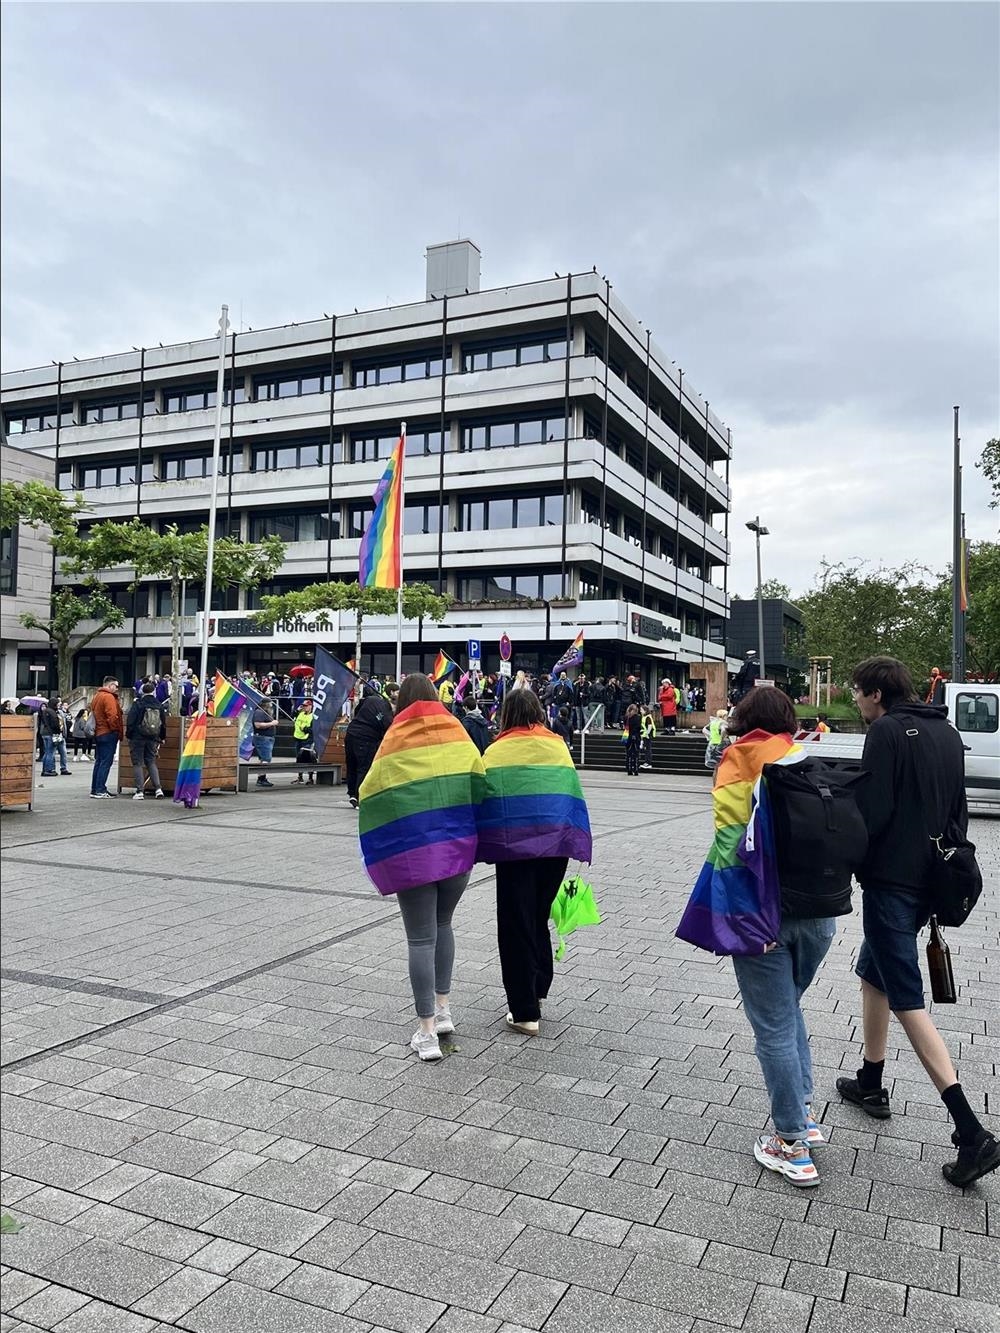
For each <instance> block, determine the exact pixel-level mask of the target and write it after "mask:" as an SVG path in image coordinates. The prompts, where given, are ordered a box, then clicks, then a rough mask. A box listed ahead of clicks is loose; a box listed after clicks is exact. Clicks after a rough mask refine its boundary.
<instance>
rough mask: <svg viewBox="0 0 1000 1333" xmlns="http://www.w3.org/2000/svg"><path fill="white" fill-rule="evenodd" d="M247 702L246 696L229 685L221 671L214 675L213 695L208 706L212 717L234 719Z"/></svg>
mask: <svg viewBox="0 0 1000 1333" xmlns="http://www.w3.org/2000/svg"><path fill="white" fill-rule="evenodd" d="M248 702H249V701H248V700H247V698H246V696H245V695H243V694H241V693H240V692H239V690H238V689H236V687H235V686H234V685H230V683H229V681H228V680H226V678H225V676H224V675H223V674H222V672H221V671H217V672H216V673H215V694H214V695H213V696H212V702H211V703H210V704H209V705H208V711H209V712H210V713H211V714H212V716H213V717H235V716H236V714H237V713H238V712H239V711H240V709H241V708H245V707H246V705H247V703H248Z"/></svg>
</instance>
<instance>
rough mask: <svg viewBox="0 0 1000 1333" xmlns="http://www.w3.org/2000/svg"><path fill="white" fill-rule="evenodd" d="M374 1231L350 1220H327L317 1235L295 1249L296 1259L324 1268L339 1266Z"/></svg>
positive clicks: (364, 1242)
mask: <svg viewBox="0 0 1000 1333" xmlns="http://www.w3.org/2000/svg"><path fill="white" fill-rule="evenodd" d="M374 1234H375V1233H374V1232H373V1231H371V1230H370V1229H369V1228H368V1227H359V1226H355V1225H354V1223H352V1222H337V1221H333V1222H328V1223H327V1225H326V1226H325V1227H324V1228H323V1230H322V1231H321V1232H319V1233H318V1235H316V1236H314V1237H313V1238H312V1240H309V1241H307V1242H306V1243H305V1245H302V1246H300V1247H299V1249H298V1250H296V1251H295V1257H296V1259H301V1260H303V1261H306V1262H308V1263H312V1264H321V1265H322V1266H323V1267H324V1268H339V1267H340V1265H341V1264H342V1263H343V1261H344V1260H345V1259H347V1258H348V1257H349V1256H350V1255H352V1254H354V1253H355V1252H356V1251H357V1250H360V1249H361V1247H362V1245H365V1244H366V1243H367V1242H368V1241H370V1240H371V1238H372V1236H373V1235H374Z"/></svg>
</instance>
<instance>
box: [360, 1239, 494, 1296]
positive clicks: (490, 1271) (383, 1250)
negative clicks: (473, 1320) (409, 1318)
mask: <svg viewBox="0 0 1000 1333" xmlns="http://www.w3.org/2000/svg"><path fill="white" fill-rule="evenodd" d="M340 1268H341V1271H342V1272H345V1273H351V1274H352V1275H353V1276H355V1277H361V1278H364V1279H365V1280H366V1281H368V1282H372V1283H376V1284H378V1285H379V1286H390V1285H391V1286H393V1287H396V1288H398V1289H399V1290H400V1291H407V1292H410V1293H411V1295H414V1296H426V1297H427V1298H428V1299H429V1300H440V1301H445V1302H447V1303H448V1304H453V1305H461V1306H463V1307H464V1308H465V1309H468V1310H473V1311H474V1312H475V1313H477V1314H485V1312H486V1311H487V1310H488V1309H489V1307H490V1305H491V1303H492V1302H493V1301H494V1300H496V1298H497V1296H499V1294H500V1292H501V1291H502V1290H503V1289H504V1287H505V1286H506V1285H507V1283H508V1282H509V1281H510V1279H511V1277H512V1276H513V1273H512V1271H511V1269H510V1268H501V1267H500V1266H499V1265H497V1264H494V1263H491V1262H490V1261H489V1260H486V1259H474V1258H472V1257H470V1256H469V1255H465V1254H463V1255H454V1254H451V1253H449V1252H448V1251H445V1250H439V1249H436V1248H435V1247H433V1246H430V1245H422V1244H418V1243H417V1242H416V1241H412V1240H400V1239H397V1238H396V1237H393V1236H380V1235H376V1236H373V1237H372V1239H371V1240H369V1241H368V1242H367V1243H366V1244H365V1245H363V1246H362V1247H361V1249H360V1250H358V1251H357V1252H356V1253H354V1254H352V1255H351V1256H350V1257H349V1258H348V1259H345V1260H343V1261H342V1262H341V1264H340Z"/></svg>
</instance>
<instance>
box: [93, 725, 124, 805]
mask: <svg viewBox="0 0 1000 1333" xmlns="http://www.w3.org/2000/svg"><path fill="white" fill-rule="evenodd" d="M117 749H118V733H117V731H108V732H106V733H105V734H104V735H103V736H96V737H95V738H94V767H93V769H92V770H91V774H90V794H91V796H96V795H97V794H98V792H102V791H107V790H108V774H109V773H110V772H111V765H112V764H113V763H114V761H115V751H116V750H117Z"/></svg>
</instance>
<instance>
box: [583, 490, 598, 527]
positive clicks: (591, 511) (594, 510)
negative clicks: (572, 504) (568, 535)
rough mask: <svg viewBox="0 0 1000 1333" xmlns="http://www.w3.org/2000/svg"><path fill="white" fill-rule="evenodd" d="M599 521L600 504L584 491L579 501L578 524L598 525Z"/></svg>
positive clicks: (595, 497) (594, 497)
mask: <svg viewBox="0 0 1000 1333" xmlns="http://www.w3.org/2000/svg"><path fill="white" fill-rule="evenodd" d="M600 521H601V502H600V500H598V498H597V496H596V495H588V493H587V492H586V491H584V493H583V497H582V499H581V501H580V522H581V523H600Z"/></svg>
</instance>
